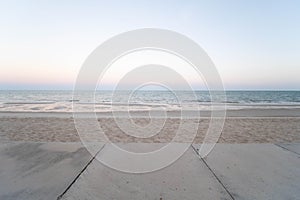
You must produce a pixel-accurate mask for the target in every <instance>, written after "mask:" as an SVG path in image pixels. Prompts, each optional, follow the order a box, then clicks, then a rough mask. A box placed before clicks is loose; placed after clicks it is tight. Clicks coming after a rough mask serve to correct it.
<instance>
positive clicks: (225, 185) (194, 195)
mask: <svg viewBox="0 0 300 200" xmlns="http://www.w3.org/2000/svg"><path fill="white" fill-rule="evenodd" d="M106 145H108V146H107V147H109V144H106ZM122 145H123V146H124V147H126V148H127V149H132V147H136V146H143V147H145V146H146V145H148V146H147V147H146V149H151V148H152V147H153V145H154V146H155V145H157V144H149V143H148V144H134V143H131V144H122ZM101 148H104V144H102V146H101ZM101 148H99V150H98V152H99V151H100V149H101ZM193 148H194V149H195V150H197V149H199V148H200V145H199V144H194V145H193ZM193 148H192V147H191V148H189V149H188V151H187V152H186V153H185V154H184V155H183V156H182V157H181V158H180V159H179V160H177V161H176V162H175V163H174V164H172V165H170V166H169V167H166V168H164V169H162V170H159V171H156V172H152V173H147V174H128V173H122V172H118V171H116V170H113V169H110V168H108V167H106V166H104V165H103V164H101V163H100V162H99V161H97V160H96V159H94V157H93V156H91V155H90V153H89V152H87V150H86V149H85V148H84V147H83V146H82V145H81V144H80V143H34V142H2V143H1V144H0V199H1V200H12V199H13V200H16V199H22V200H27V199H28V200H29V199H30V200H39V199H43V200H45V199H46V200H47V199H49V200H50V199H51V200H53V199H58V198H60V197H61V199H65V200H77V199H80V200H81V199H91V200H93V199H101V200H102V199H158V200H160V199H175V200H176V199H275V200H276V199H300V192H299V191H300V168H299V166H300V156H299V149H300V144H276V145H275V144H217V145H216V147H215V148H214V149H213V151H212V152H211V153H210V154H209V156H208V157H206V158H205V159H201V158H200V157H199V156H198V155H197V153H196V152H195V151H194V149H193ZM101 152H102V151H101ZM103 152H109V151H103ZM103 152H102V153H103ZM102 155H103V154H100V153H99V156H102Z"/></svg>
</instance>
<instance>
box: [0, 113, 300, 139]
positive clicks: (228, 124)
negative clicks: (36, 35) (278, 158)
mask: <svg viewBox="0 0 300 200" xmlns="http://www.w3.org/2000/svg"><path fill="white" fill-rule="evenodd" d="M262 113H263V114H262ZM298 114H300V112H299V110H298V109H288V110H287V109H285V110H277V109H264V110H260V111H257V110H244V111H240V110H236V111H233V110H231V111H227V117H226V120H225V123H224V127H223V130H222V133H221V136H220V138H219V140H218V143H290V142H295V143H297V142H300V116H298ZM82 115H83V117H86V119H87V121H88V117H87V116H88V114H86V115H84V114H82ZM122 116H123V115H122V114H120V115H119V116H115V117H116V118H118V119H119V120H120V121H122V120H123V121H124V123H127V121H128V119H127V118H124V117H122ZM170 116H171V117H170V118H167V119H162V118H160V117H155V116H154V119H153V120H155V121H165V124H164V127H163V128H162V130H161V131H160V132H159V133H157V134H156V135H154V136H152V137H149V138H136V137H133V136H131V135H128V134H126V133H125V132H124V131H122V130H121V129H120V127H118V124H117V123H116V121H115V118H113V117H112V113H99V115H98V122H99V125H100V127H101V128H102V130H103V131H104V133H105V134H106V135H107V137H108V138H109V140H110V141H111V142H125V143H126V142H128V143H130V142H139V143H167V142H171V141H172V139H173V137H174V136H175V134H176V131H177V130H178V125H179V123H180V121H181V120H183V122H184V121H187V120H188V121H189V122H191V123H193V124H199V128H198V131H197V135H196V137H195V138H194V140H193V142H194V143H202V142H203V139H204V136H205V135H206V133H207V129H208V126H209V122H210V120H211V119H210V118H209V117H208V116H209V113H203V117H200V119H198V118H195V115H193V114H192V113H191V118H190V119H180V118H179V117H176V116H177V114H174V113H173V114H172V112H171V114H170ZM72 117H73V115H72V113H28V112H27V113H26V112H2V113H0V139H1V141H28V142H29V141H32V142H79V141H80V137H79V135H78V133H77V131H76V126H75V122H74V119H73V118H72ZM132 117H133V118H132V121H131V123H135V124H137V125H139V126H146V125H147V124H148V123H150V121H149V118H148V117H147V113H146V112H135V113H134V114H133V115H132ZM198 120H199V121H198ZM128 123H130V122H128ZM156 124H160V123H156ZM191 134H193V133H190V132H189V130H186V135H191ZM96 139H97V138H96ZM187 141H190V140H189V138H184V137H182V138H179V140H177V141H176V142H187ZM99 142H103V141H99Z"/></svg>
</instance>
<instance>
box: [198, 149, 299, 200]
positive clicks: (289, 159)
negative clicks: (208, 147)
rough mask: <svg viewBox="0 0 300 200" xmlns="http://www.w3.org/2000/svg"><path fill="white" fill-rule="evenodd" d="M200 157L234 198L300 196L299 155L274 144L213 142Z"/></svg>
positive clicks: (294, 197) (289, 197)
mask: <svg viewBox="0 0 300 200" xmlns="http://www.w3.org/2000/svg"><path fill="white" fill-rule="evenodd" d="M193 146H194V147H195V148H198V149H199V148H200V145H193ZM204 160H205V162H206V163H207V164H208V166H209V167H210V168H211V169H212V171H213V172H214V173H215V174H216V175H217V177H218V178H219V180H220V181H221V183H222V184H223V185H224V186H225V188H226V189H227V190H228V191H229V193H230V194H231V195H232V196H233V197H234V199H249V200H250V199H251V200H253V199H272V200H276V199H278V200H279V199H280V200H282V199H300V159H299V156H298V155H297V154H294V153H291V152H289V151H285V150H284V149H282V148H280V147H278V146H276V145H274V144H217V145H216V147H215V148H214V149H213V151H212V152H211V153H210V154H209V155H208V157H206V158H205V159H204Z"/></svg>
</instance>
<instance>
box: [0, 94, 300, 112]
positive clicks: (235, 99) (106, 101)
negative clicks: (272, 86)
mask: <svg viewBox="0 0 300 200" xmlns="http://www.w3.org/2000/svg"><path fill="white" fill-rule="evenodd" d="M89 94H90V93H89ZM89 94H88V93H87V92H86V91H82V92H77V93H76V95H73V91H72V90H1V91H0V112H73V107H74V105H75V106H76V108H79V109H77V110H80V111H82V112H85V111H87V110H90V107H91V106H93V108H94V110H95V112H110V111H112V109H113V110H119V111H123V110H128V109H130V110H134V111H144V110H150V109H154V110H155V109H157V110H160V109H164V110H167V111H169V110H170V111H172V110H180V109H182V108H185V109H190V110H194V109H200V110H210V109H212V108H214V109H218V108H219V109H223V108H224V105H225V106H226V109H227V110H236V109H249V108H258V109H260V108H264V109H268V108H300V91H225V92H224V93H223V92H219V91H213V92H209V91H159V90H152V91H151V90H144V91H143V90H138V91H134V92H129V91H95V92H93V98H91V97H90V95H89ZM212 105H213V106H212Z"/></svg>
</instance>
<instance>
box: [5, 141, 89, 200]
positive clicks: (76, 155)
mask: <svg viewBox="0 0 300 200" xmlns="http://www.w3.org/2000/svg"><path fill="white" fill-rule="evenodd" d="M91 158H92V156H91V155H90V154H89V153H88V152H87V151H86V149H85V148H83V147H82V145H81V144H80V143H28V142H27V143H22V142H14V143H12V142H7V143H1V144H0V199H1V200H16V199H22V200H39V199H41V200H48V199H49V200H53V199H57V197H58V196H59V195H60V194H61V193H63V191H64V190H65V189H66V188H67V187H68V186H69V185H70V184H71V182H72V181H73V180H74V178H75V177H76V176H77V175H78V174H79V173H80V172H81V170H82V169H83V168H84V167H85V166H86V165H87V163H88V162H89V161H90V160H91Z"/></svg>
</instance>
